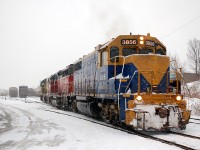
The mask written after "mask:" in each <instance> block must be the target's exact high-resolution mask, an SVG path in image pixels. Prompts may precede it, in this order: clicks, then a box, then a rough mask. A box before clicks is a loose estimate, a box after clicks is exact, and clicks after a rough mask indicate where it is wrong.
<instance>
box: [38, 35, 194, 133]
mask: <svg viewBox="0 0 200 150" xmlns="http://www.w3.org/2000/svg"><path fill="white" fill-rule="evenodd" d="M170 74H171V73H170V59H169V57H168V56H166V47H165V46H164V45H163V44H162V43H161V42H160V41H159V40H158V39H157V38H155V37H151V36H150V34H147V35H146V36H145V35H120V36H118V37H116V38H114V39H112V40H111V41H108V42H106V43H105V44H99V45H98V46H96V47H95V50H94V51H93V52H91V53H90V54H88V55H85V56H83V57H82V58H80V59H79V60H77V61H76V62H74V64H70V65H69V66H67V67H66V68H65V69H63V70H60V71H58V72H57V73H55V74H54V75H52V76H51V77H49V78H46V79H44V80H43V81H42V82H41V84H40V85H41V90H42V95H41V100H43V101H45V102H49V103H51V104H53V105H55V106H57V107H59V108H65V109H68V110H73V111H78V112H80V113H83V114H86V115H90V116H93V117H97V118H102V119H103V120H104V121H106V122H109V123H121V124H126V125H127V126H130V127H132V128H134V129H143V130H148V129H155V130H169V129H170V128H177V129H185V127H186V124H188V122H189V118H190V113H191V111H190V110H187V108H186V101H185V100H184V99H183V95H182V94H181V86H180V84H181V80H182V79H181V75H180V71H178V70H177V71H176V72H173V75H174V74H175V76H176V77H175V79H174V80H170Z"/></svg>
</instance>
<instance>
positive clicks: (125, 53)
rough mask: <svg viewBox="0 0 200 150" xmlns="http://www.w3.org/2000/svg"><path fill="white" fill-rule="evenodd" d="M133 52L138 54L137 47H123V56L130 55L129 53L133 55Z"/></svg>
mask: <svg viewBox="0 0 200 150" xmlns="http://www.w3.org/2000/svg"><path fill="white" fill-rule="evenodd" d="M132 54H137V49H136V48H123V49H122V55H123V56H128V55H132Z"/></svg>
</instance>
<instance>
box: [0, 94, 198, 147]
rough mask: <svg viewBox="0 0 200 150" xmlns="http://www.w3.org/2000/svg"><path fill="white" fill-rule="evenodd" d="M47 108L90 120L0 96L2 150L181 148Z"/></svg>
mask: <svg viewBox="0 0 200 150" xmlns="http://www.w3.org/2000/svg"><path fill="white" fill-rule="evenodd" d="M45 110H55V111H57V112H62V113H64V114H68V115H72V116H78V117H81V118H87V119H89V118H88V117H86V116H83V115H80V114H75V113H73V112H67V111H62V110H57V109H56V108H54V107H52V106H50V105H48V104H44V103H42V102H41V101H40V100H39V98H27V100H26V101H25V100H24V99H20V98H16V99H14V98H12V99H10V98H7V99H6V100H5V99H4V97H0V149H1V150H7V149H9V150H16V149H20V150H24V149H28V150H35V149H37V150H40V149H41V150H44V149H53V150H55V149H58V150H64V149H65V150H66V149H73V150H94V149H95V150H113V149H115V150H122V149H123V150H132V149H137V150H142V149H147V150H155V146H156V147H159V149H162V150H165V149H166V150H168V149H175V150H178V149H179V148H177V147H175V146H170V145H167V144H163V143H161V142H158V141H153V140H149V139H146V138H142V137H140V136H137V135H132V134H128V133H125V132H122V131H118V130H115V129H112V128H109V127H105V126H101V125H98V124H94V123H92V122H88V121H85V120H80V119H78V118H74V117H72V116H67V115H63V114H57V113H53V112H49V111H45ZM199 132H200V131H199Z"/></svg>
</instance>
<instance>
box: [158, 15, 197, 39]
mask: <svg viewBox="0 0 200 150" xmlns="http://www.w3.org/2000/svg"><path fill="white" fill-rule="evenodd" d="M198 18H200V15H199V16H197V17H195V18H194V19H192V20H190V21H189V22H187V23H185V24H183V25H182V26H180V27H179V28H177V29H176V30H174V31H172V32H170V33H168V34H166V35H165V36H163V37H161V38H163V39H164V38H166V37H168V36H169V35H171V34H173V33H175V32H177V31H178V30H180V29H182V28H183V27H185V26H186V25H188V24H190V23H192V22H193V21H195V20H197V19H198Z"/></svg>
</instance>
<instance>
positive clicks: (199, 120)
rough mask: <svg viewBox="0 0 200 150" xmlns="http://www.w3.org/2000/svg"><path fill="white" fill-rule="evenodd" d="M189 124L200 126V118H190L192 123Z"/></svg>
mask: <svg viewBox="0 0 200 150" xmlns="http://www.w3.org/2000/svg"><path fill="white" fill-rule="evenodd" d="M189 123H193V124H198V125H200V119H198V118H190V122H189Z"/></svg>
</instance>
